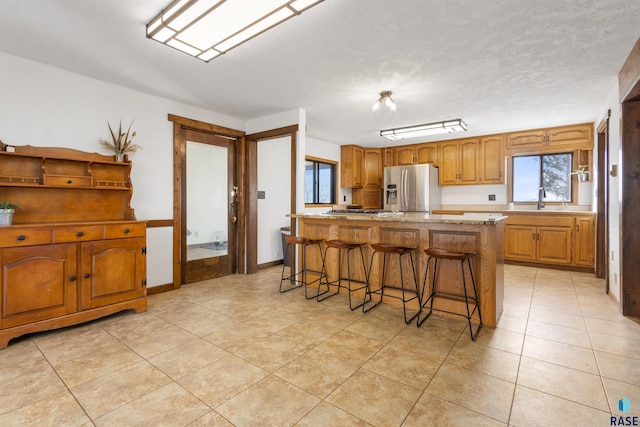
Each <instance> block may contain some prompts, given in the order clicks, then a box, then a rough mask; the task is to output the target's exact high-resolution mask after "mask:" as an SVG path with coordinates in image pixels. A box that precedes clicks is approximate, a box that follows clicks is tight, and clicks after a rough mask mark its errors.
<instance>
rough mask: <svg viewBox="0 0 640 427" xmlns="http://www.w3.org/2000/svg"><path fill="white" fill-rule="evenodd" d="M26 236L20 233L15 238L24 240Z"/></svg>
mask: <svg viewBox="0 0 640 427" xmlns="http://www.w3.org/2000/svg"><path fill="white" fill-rule="evenodd" d="M26 238H27V237H26V236H25V235H24V234H20V235H19V236H18V237H17V239H18V240H25V239H26Z"/></svg>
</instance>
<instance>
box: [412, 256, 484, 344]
mask: <svg viewBox="0 0 640 427" xmlns="http://www.w3.org/2000/svg"><path fill="white" fill-rule="evenodd" d="M424 252H425V253H426V254H427V255H428V256H429V258H427V268H426V270H425V273H424V282H423V285H422V304H421V306H420V313H422V309H423V308H425V307H426V306H427V305H429V312H428V313H427V315H426V316H425V317H424V318H423V319H420V315H418V320H417V322H416V324H417V326H420V325H422V322H424V321H425V320H426V319H427V317H429V316H430V315H431V313H432V311H433V310H436V311H441V312H444V313H449V314H455V315H457V316H462V317H464V318H466V319H467V322H468V323H469V333H470V334H471V340H472V341H475V340H476V337H477V336H478V332H479V331H480V328H482V314H481V313H480V304H479V303H478V292H477V290H476V282H475V280H474V278H473V270H472V269H471V258H473V257H474V256H475V255H476V254H475V252H454V251H449V250H446V249H439V248H429V249H425V250H424ZM432 259H433V278H432V280H431V294H430V295H429V297H428V298H426V299H425V297H424V295H425V291H426V287H427V279H428V277H429V263H430V262H431V260H432ZM438 260H452V261H460V272H461V273H462V290H463V292H464V297H463V296H461V295H458V294H450V293H445V292H438V291H437V289H436V287H437V273H438ZM465 261H466V262H467V265H468V266H469V274H470V276H471V284H472V285H473V296H469V294H468V292H467V280H466V279H465V273H464V265H465ZM436 297H444V298H449V299H453V300H458V301H463V302H464V303H465V306H466V308H467V312H466V314H464V313H457V312H453V311H448V310H443V309H441V308H433V300H434V298H436ZM469 301H472V302H473V303H474V308H473V310H471V311H470V310H469ZM476 311H477V312H478V318H479V319H480V323H479V325H478V328H477V329H476V332H475V334H474V333H473V329H472V327H471V318H472V317H473V315H474V314H475V312H476ZM420 313H419V314H420Z"/></svg>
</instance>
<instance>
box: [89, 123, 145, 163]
mask: <svg viewBox="0 0 640 427" xmlns="http://www.w3.org/2000/svg"><path fill="white" fill-rule="evenodd" d="M132 125H133V121H131V124H130V125H129V128H128V129H127V131H126V132H123V131H122V121H120V125H119V126H118V132H117V133H116V132H114V131H113V129H112V128H111V125H110V124H109V122H107V126H108V127H109V132H110V133H111V141H108V140H106V139H102V138H100V139H99V140H98V142H99V143H100V145H102V146H103V147H104V148H106V149H107V150H109V151H112V152H113V153H114V154H115V155H116V159H117V160H118V161H121V160H122V159H123V158H124V155H125V154H126V153H135V152H136V151H138V150H142V147H141V146H140V145H138V144H133V137H135V136H136V132H135V131H133V132H131V126H132Z"/></svg>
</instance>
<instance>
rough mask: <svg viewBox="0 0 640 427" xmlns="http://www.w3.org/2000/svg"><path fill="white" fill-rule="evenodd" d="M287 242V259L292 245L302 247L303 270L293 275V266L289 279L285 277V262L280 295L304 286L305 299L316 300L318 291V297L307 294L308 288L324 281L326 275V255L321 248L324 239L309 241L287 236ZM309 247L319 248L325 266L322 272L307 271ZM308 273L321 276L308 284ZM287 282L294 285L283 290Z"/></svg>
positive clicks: (304, 238)
mask: <svg viewBox="0 0 640 427" xmlns="http://www.w3.org/2000/svg"><path fill="white" fill-rule="evenodd" d="M285 240H286V241H287V254H285V257H287V256H289V251H290V250H291V246H292V245H300V247H301V248H302V249H301V254H300V255H301V258H302V269H301V270H300V271H299V272H297V273H293V266H290V267H289V268H290V271H289V272H290V273H291V274H290V275H289V276H288V277H285V275H284V269H285V267H286V263H285V262H283V263H282V274H281V275H280V293H284V292H289V291H291V290H293V289H298V288H299V287H300V286H303V287H304V297H305V298H306V299H308V300H309V299H313V298H316V297H317V296H318V291H316V295H312V296H309V295H308V293H307V287H308V286H309V285H310V284H312V283H315V282H318V281H320V280H321V279H322V275H323V274H324V270H323V268H324V254H323V252H322V246H321V243H322V239H308V238H306V237H299V236H286V237H285ZM309 246H316V247H317V248H318V252H319V253H320V259H321V261H322V266H323V268H321V270H320V271H317V270H309V269H307V247H309ZM307 272H309V273H315V274H319V275H320V276H319V277H318V278H317V279H315V280H312V281H311V282H308V281H307ZM287 280H288V281H289V282H291V283H292V286H290V287H288V288H283V287H282V284H283V283H284V282H285V281H287ZM318 290H319V288H318Z"/></svg>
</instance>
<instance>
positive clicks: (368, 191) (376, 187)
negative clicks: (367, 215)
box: [351, 148, 384, 209]
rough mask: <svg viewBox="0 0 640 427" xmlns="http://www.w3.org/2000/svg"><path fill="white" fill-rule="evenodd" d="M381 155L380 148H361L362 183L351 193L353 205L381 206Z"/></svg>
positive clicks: (365, 207)
mask: <svg viewBox="0 0 640 427" xmlns="http://www.w3.org/2000/svg"><path fill="white" fill-rule="evenodd" d="M383 155H384V152H383V149H382V148H364V149H363V157H364V161H363V180H362V181H363V185H362V188H354V189H353V191H352V193H351V201H352V203H353V204H354V205H360V206H362V207H363V208H364V209H381V208H382V184H383V180H384V176H383V173H384V167H383Z"/></svg>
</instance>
